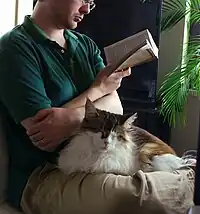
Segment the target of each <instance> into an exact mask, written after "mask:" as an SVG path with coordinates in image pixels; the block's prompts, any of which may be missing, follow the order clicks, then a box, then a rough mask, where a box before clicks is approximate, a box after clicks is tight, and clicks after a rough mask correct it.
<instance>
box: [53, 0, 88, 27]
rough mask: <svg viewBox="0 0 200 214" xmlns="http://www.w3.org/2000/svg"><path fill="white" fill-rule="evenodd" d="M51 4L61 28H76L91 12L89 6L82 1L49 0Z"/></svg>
mask: <svg viewBox="0 0 200 214" xmlns="http://www.w3.org/2000/svg"><path fill="white" fill-rule="evenodd" d="M49 3H50V7H51V11H52V14H53V16H54V18H55V21H56V23H57V25H58V26H57V27H60V28H67V29H74V28H76V27H77V24H78V23H79V22H80V21H82V19H83V17H84V15H86V14H88V13H89V12H90V8H89V4H83V3H82V0H49Z"/></svg>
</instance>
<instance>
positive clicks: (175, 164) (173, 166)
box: [152, 154, 191, 171]
mask: <svg viewBox="0 0 200 214" xmlns="http://www.w3.org/2000/svg"><path fill="white" fill-rule="evenodd" d="M190 165H191V164H189V163H187V160H184V159H182V158H180V157H177V156H175V155H173V154H164V155H160V156H155V157H153V160H152V168H153V171H174V170H177V169H180V168H181V167H185V166H190Z"/></svg>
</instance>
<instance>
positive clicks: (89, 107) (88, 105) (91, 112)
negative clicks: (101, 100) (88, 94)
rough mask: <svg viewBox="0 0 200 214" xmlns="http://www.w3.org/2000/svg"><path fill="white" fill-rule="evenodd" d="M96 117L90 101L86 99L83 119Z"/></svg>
mask: <svg viewBox="0 0 200 214" xmlns="http://www.w3.org/2000/svg"><path fill="white" fill-rule="evenodd" d="M97 115H98V113H97V109H96V107H95V106H94V104H93V103H92V101H91V100H90V99H89V98H87V100H86V104H85V117H86V118H89V117H96V116H97Z"/></svg>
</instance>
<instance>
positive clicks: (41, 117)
mask: <svg viewBox="0 0 200 214" xmlns="http://www.w3.org/2000/svg"><path fill="white" fill-rule="evenodd" d="M50 113H51V109H42V110H40V111H39V112H38V113H37V114H36V115H35V116H34V117H33V121H34V122H35V123H36V122H40V121H42V120H44V119H45V118H46V117H47V116H48V115H49V114H50Z"/></svg>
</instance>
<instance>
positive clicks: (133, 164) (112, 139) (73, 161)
mask: <svg viewBox="0 0 200 214" xmlns="http://www.w3.org/2000/svg"><path fill="white" fill-rule="evenodd" d="M136 119H137V113H135V114H133V115H131V116H130V115H118V114H114V113H110V112H107V111H103V110H100V109H97V108H95V106H94V105H93V103H92V102H91V101H90V100H87V103H86V105H85V118H84V120H83V122H82V124H81V126H80V128H79V130H78V132H77V133H76V134H74V136H72V138H71V140H70V143H68V144H67V145H66V146H65V147H64V149H62V150H61V151H60V153H59V158H58V168H60V169H61V170H62V171H64V173H66V174H72V173H76V172H89V173H115V174H122V175H133V173H135V172H136V171H138V170H139V169H141V170H143V171H145V172H149V171H156V170H165V171H172V170H174V169H177V168H178V167H180V165H181V158H179V157H177V156H176V153H175V151H174V150H173V149H172V148H171V147H170V146H168V145H167V144H165V143H164V142H163V141H161V140H160V139H158V138H157V137H155V136H154V135H152V134H150V133H149V132H147V131H146V130H144V129H142V128H139V127H137V126H136V125H134V123H135V121H136Z"/></svg>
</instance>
